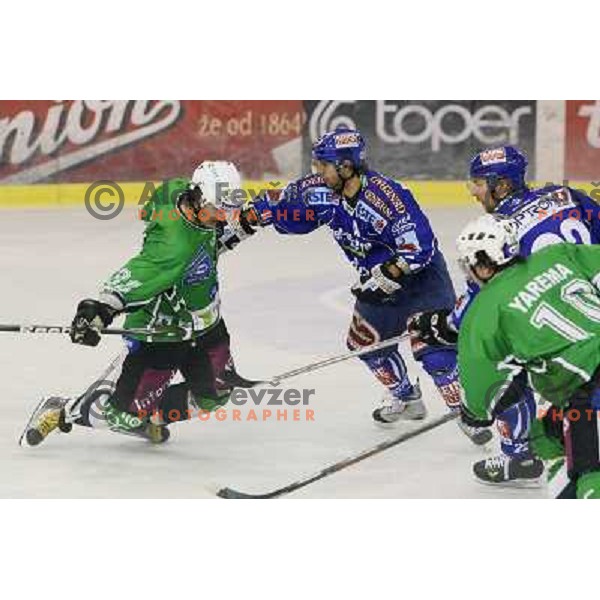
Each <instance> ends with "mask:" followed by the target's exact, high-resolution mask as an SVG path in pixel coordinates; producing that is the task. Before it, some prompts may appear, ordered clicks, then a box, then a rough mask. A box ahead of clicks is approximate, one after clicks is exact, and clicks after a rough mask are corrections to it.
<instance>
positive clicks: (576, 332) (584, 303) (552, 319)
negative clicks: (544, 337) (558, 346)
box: [530, 279, 600, 342]
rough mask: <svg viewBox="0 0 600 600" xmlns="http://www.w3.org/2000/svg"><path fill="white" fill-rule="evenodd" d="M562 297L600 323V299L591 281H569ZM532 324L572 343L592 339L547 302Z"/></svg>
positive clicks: (538, 310)
mask: <svg viewBox="0 0 600 600" xmlns="http://www.w3.org/2000/svg"><path fill="white" fill-rule="evenodd" d="M560 297H561V299H562V300H563V301H564V302H566V303H567V304H569V305H570V306H572V307H573V308H574V309H576V310H577V311H579V312H580V313H581V314H582V315H583V316H584V317H586V318H588V319H589V320H590V321H594V322H596V323H600V299H599V298H598V296H597V295H596V293H595V289H594V287H593V286H592V284H591V283H590V282H589V281H585V280H584V279H575V280H573V281H569V282H568V283H567V284H565V285H564V286H563V287H562V289H561V291H560ZM530 322H531V324H532V325H533V326H534V327H535V328H536V329H541V328H542V327H544V326H548V327H550V328H551V329H553V330H554V331H555V332H556V333H558V334H559V335H561V336H562V337H564V338H565V339H567V340H568V341H570V342H580V341H582V340H585V339H587V338H589V337H590V334H589V333H588V332H587V331H585V330H584V329H581V327H579V326H578V325H576V324H575V323H573V321H571V320H570V319H568V318H567V317H565V316H564V315H563V314H561V313H560V312H559V311H557V310H556V309H555V308H553V307H552V306H550V304H548V303H547V302H542V303H541V304H540V305H539V306H538V307H537V308H536V309H535V312H534V313H533V315H532V316H531V319H530Z"/></svg>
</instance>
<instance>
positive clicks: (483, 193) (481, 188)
mask: <svg viewBox="0 0 600 600" xmlns="http://www.w3.org/2000/svg"><path fill="white" fill-rule="evenodd" d="M467 189H468V190H469V193H470V194H471V196H473V197H474V198H475V200H477V202H479V204H481V206H483V210H485V212H487V213H491V212H494V209H495V208H496V202H495V201H494V199H493V198H492V194H491V192H490V188H489V186H488V183H487V181H486V180H485V179H470V180H469V181H467Z"/></svg>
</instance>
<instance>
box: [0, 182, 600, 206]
mask: <svg viewBox="0 0 600 600" xmlns="http://www.w3.org/2000/svg"><path fill="white" fill-rule="evenodd" d="M402 183H403V185H405V186H406V187H408V188H409V189H410V190H411V191H412V192H413V193H414V195H415V197H416V198H417V200H418V201H419V204H421V205H422V206H468V205H470V204H472V203H473V202H474V200H473V199H472V198H471V197H470V196H469V193H468V191H467V188H466V186H465V182H464V181H403V182H402ZM284 184H285V182H275V181H246V182H245V183H244V189H245V190H246V191H247V192H248V196H249V197H251V196H255V195H256V194H257V193H259V192H260V191H261V190H265V189H267V190H268V189H273V188H274V187H275V188H279V187H282V186H283V185H284ZM90 185H91V183H55V184H35V185H4V186H0V207H10V208H27V207H34V208H45V207H61V206H76V205H79V204H82V203H83V201H84V197H85V194H86V191H87V190H88V189H89V187H90ZM118 185H119V187H120V188H121V189H122V191H123V195H124V198H125V203H126V204H128V205H135V204H139V205H140V206H141V205H142V204H143V202H144V199H147V198H148V195H149V194H148V191H147V190H151V189H153V187H158V185H160V182H118ZM532 185H534V184H532ZM541 185H544V183H542V184H541ZM569 185H570V186H571V187H574V188H578V189H582V190H585V191H586V192H587V193H588V194H591V196H592V198H594V199H595V200H596V201H600V189H599V188H598V187H596V186H594V185H593V184H592V183H590V182H569ZM145 190H146V192H145ZM114 199H116V196H115V197H114ZM101 201H102V202H103V203H110V202H111V201H113V198H111V197H110V196H104V197H102V198H101Z"/></svg>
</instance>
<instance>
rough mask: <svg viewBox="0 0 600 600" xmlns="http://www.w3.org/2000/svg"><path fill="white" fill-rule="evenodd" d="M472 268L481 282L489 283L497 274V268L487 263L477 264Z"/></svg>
mask: <svg viewBox="0 0 600 600" xmlns="http://www.w3.org/2000/svg"><path fill="white" fill-rule="evenodd" d="M471 269H472V271H473V275H475V277H476V279H477V280H478V281H480V282H481V283H487V282H488V281H489V280H490V279H491V278H492V277H493V276H494V275H495V274H496V270H495V269H494V268H493V267H490V266H487V265H481V264H476V265H475V266H474V267H471Z"/></svg>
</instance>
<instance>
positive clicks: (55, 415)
mask: <svg viewBox="0 0 600 600" xmlns="http://www.w3.org/2000/svg"><path fill="white" fill-rule="evenodd" d="M68 401H69V398H61V397H58V396H51V397H50V398H42V400H41V401H40V403H39V404H38V405H37V407H36V408H35V410H34V411H33V413H32V414H31V417H30V418H29V421H28V422H27V425H26V426H25V429H24V430H23V433H22V434H21V437H20V438H19V445H21V446H22V445H23V442H24V441H26V442H27V445H28V446H38V445H39V444H41V443H42V442H43V441H44V440H45V439H46V438H47V437H48V436H49V435H50V434H51V433H52V432H53V431H54V430H55V429H57V428H58V429H59V430H60V431H62V432H63V433H68V432H69V431H71V429H72V428H73V425H71V424H70V423H66V422H65V406H66V404H67V402H68Z"/></svg>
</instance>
